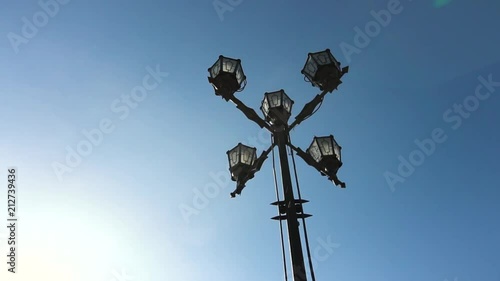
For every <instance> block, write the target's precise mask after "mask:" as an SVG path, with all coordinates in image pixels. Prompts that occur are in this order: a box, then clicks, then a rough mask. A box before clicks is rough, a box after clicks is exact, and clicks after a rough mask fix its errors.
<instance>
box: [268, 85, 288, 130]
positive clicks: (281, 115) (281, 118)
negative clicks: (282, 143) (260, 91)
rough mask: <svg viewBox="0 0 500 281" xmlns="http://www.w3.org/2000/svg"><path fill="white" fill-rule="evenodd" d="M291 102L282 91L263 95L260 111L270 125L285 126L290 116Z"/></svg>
mask: <svg viewBox="0 0 500 281" xmlns="http://www.w3.org/2000/svg"><path fill="white" fill-rule="evenodd" d="M292 106H293V101H292V99H290V97H288V96H287V94H285V91H284V90H283V89H281V90H279V91H276V92H270V93H265V94H264V100H262V106H261V107H260V110H262V113H264V116H265V117H266V121H267V122H269V124H271V125H286V124H288V119H289V118H290V115H291V114H292Z"/></svg>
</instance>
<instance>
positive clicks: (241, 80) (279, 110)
mask: <svg viewBox="0 0 500 281" xmlns="http://www.w3.org/2000/svg"><path fill="white" fill-rule="evenodd" d="M208 72H209V77H208V81H209V82H210V84H211V85H212V86H213V88H214V90H215V94H216V95H217V96H222V98H223V99H225V100H226V101H231V102H232V103H233V104H235V105H236V107H237V108H238V109H239V110H241V112H242V113H243V114H245V116H246V117H247V118H248V119H250V120H252V121H253V122H255V123H256V124H257V125H259V127H261V128H266V129H267V130H268V131H269V132H270V133H271V134H272V144H271V146H270V147H269V148H268V149H267V150H265V151H264V152H262V154H261V155H260V156H259V157H258V158H257V152H256V148H254V147H249V146H246V145H243V144H241V143H239V144H238V145H237V146H235V147H234V148H232V149H231V150H229V151H228V152H227V155H228V160H229V171H230V173H231V179H232V180H233V181H235V182H236V189H235V190H234V191H233V192H231V197H235V196H236V195H237V194H238V195H239V194H241V191H242V190H243V188H244V187H245V184H246V182H247V181H248V180H250V179H252V178H253V177H254V175H255V173H256V172H258V171H259V170H260V168H261V167H262V165H263V163H264V161H265V160H266V159H267V156H268V154H269V153H270V152H271V151H273V150H274V148H275V147H277V148H278V154H279V160H280V164H281V165H280V168H281V181H282V185H283V197H284V198H283V200H280V199H279V196H278V195H277V197H278V201H276V202H274V203H273V205H276V206H278V210H279V215H278V216H276V217H274V218H273V219H276V220H279V221H280V225H281V222H282V221H283V220H286V224H287V230H288V240H289V243H288V244H289V246H290V250H289V253H290V256H291V265H292V271H293V280H294V281H307V277H306V270H305V266H304V256H303V251H302V241H301V238H300V231H299V223H298V219H299V218H300V219H302V220H303V228H304V229H303V231H304V235H305V237H304V240H305V241H306V249H307V253H308V256H309V259H308V260H309V266H310V273H311V276H312V279H313V281H314V271H313V265H312V259H311V253H310V249H309V246H308V245H309V244H308V239H307V232H306V227H305V218H307V217H309V216H310V215H308V214H305V213H304V212H303V206H302V204H303V203H306V202H308V201H307V200H304V199H302V198H301V196H300V192H299V198H295V196H294V190H293V186H292V179H291V175H290V165H289V163H288V156H289V151H288V148H291V149H292V150H293V151H295V152H296V154H297V155H298V156H300V157H301V158H302V159H303V160H304V161H305V162H306V163H307V164H309V165H310V166H312V167H314V168H315V169H316V170H318V171H319V172H320V173H321V174H322V175H325V176H328V178H329V179H330V180H332V181H333V182H334V183H335V184H336V185H341V187H345V184H344V183H343V182H341V181H339V180H338V179H337V171H338V169H339V168H340V167H341V166H342V162H341V153H340V151H341V147H340V146H339V145H338V143H337V142H336V141H335V139H334V138H333V136H328V137H315V138H314V140H313V142H312V143H311V145H310V147H309V148H308V149H307V152H304V151H303V150H302V149H300V148H298V147H295V146H294V145H293V144H292V143H291V141H290V131H291V130H292V129H293V128H294V127H295V126H297V125H299V124H300V123H301V122H303V121H304V120H306V119H307V118H309V117H310V116H312V115H313V114H314V113H315V112H316V111H317V109H318V106H319V105H321V103H322V102H323V99H324V97H325V95H326V94H327V93H331V92H332V91H333V90H335V89H337V87H338V86H339V85H340V84H341V83H342V81H341V80H340V79H341V78H342V76H343V75H344V74H345V73H347V72H348V67H344V68H342V69H341V68H340V63H339V62H338V61H337V60H336V59H335V58H334V57H333V55H332V54H331V53H330V50H329V49H326V50H325V51H322V52H316V53H309V55H308V58H307V61H306V63H305V65H304V68H303V69H302V74H304V76H305V79H306V80H307V81H308V82H311V84H312V85H313V86H315V87H318V88H319V89H321V91H322V92H321V93H320V94H318V95H316V97H314V98H313V99H312V100H311V101H310V102H308V103H307V104H305V105H304V107H303V108H302V110H301V111H300V112H299V114H297V116H295V120H294V121H293V122H292V124H291V125H288V121H289V119H290V116H291V113H292V106H293V103H294V102H293V101H292V99H290V97H288V95H287V94H286V93H285V91H284V90H282V89H281V90H278V91H275V92H266V93H265V94H264V100H263V101H262V104H261V107H260V109H261V111H262V113H263V114H264V118H261V117H260V116H259V115H258V114H257V113H256V112H255V110H253V109H252V108H250V107H248V106H246V105H245V104H244V103H243V102H242V101H240V100H239V99H238V98H236V97H235V96H234V93H235V92H238V91H242V90H243V89H244V88H245V86H246V76H245V74H244V73H243V68H242V67H241V61H240V60H239V59H232V58H227V57H224V56H219V59H218V60H217V61H216V62H215V63H214V65H213V66H212V67H210V68H209V69H208ZM273 157H274V154H273ZM292 157H293V155H292ZM294 167H295V161H294ZM273 169H274V165H273ZM276 188H277V187H276ZM297 190H299V187H298V180H297ZM276 192H277V194H278V189H276ZM282 245H284V243H282ZM284 253H285V250H284V249H283V255H284ZM283 258H284V256H283ZM285 264H286V262H285ZM285 271H286V266H285Z"/></svg>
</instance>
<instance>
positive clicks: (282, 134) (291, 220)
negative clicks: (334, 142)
mask: <svg viewBox="0 0 500 281" xmlns="http://www.w3.org/2000/svg"><path fill="white" fill-rule="evenodd" d="M273 136H274V143H275V145H276V146H278V151H279V157H280V167H281V178H282V182H283V193H284V195H285V204H286V205H285V206H286V225H287V229H288V242H289V244H290V255H291V258H292V273H293V280H294V281H306V280H307V278H306V272H305V265H304V254H303V251H302V242H301V240H300V232H299V224H298V220H297V210H296V208H295V197H294V195H293V187H292V178H291V176H290V166H289V164H288V153H287V149H286V146H287V144H288V140H289V135H288V131H287V129H285V128H284V127H283V129H282V130H277V131H275V132H274V133H273Z"/></svg>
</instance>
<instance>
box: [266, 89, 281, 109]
mask: <svg viewBox="0 0 500 281" xmlns="http://www.w3.org/2000/svg"><path fill="white" fill-rule="evenodd" d="M267 99H268V101H269V107H271V108H273V107H278V106H280V105H281V92H274V93H270V94H268V96H267Z"/></svg>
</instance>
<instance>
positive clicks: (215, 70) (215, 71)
mask: <svg viewBox="0 0 500 281" xmlns="http://www.w3.org/2000/svg"><path fill="white" fill-rule="evenodd" d="M219 71H220V60H218V61H217V62H216V63H215V64H214V65H213V66H212V68H210V75H211V77H212V78H215V77H217V75H218V74H219Z"/></svg>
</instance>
